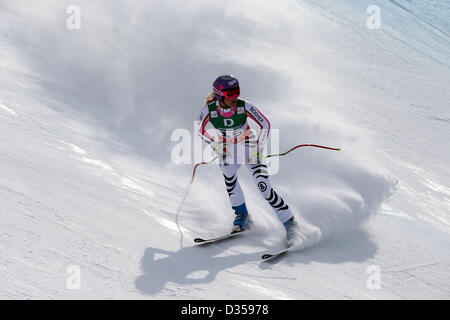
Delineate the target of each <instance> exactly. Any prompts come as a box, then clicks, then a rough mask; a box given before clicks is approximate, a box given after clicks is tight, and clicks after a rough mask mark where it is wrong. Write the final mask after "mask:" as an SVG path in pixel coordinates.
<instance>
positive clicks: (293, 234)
mask: <svg viewBox="0 0 450 320" xmlns="http://www.w3.org/2000/svg"><path fill="white" fill-rule="evenodd" d="M283 225H284V227H285V228H286V239H287V245H288V247H292V246H293V245H294V244H295V243H296V242H297V241H298V236H299V231H300V230H299V228H298V224H297V222H296V221H295V220H294V217H292V218H290V219H289V220H288V221H286V222H284V223H283Z"/></svg>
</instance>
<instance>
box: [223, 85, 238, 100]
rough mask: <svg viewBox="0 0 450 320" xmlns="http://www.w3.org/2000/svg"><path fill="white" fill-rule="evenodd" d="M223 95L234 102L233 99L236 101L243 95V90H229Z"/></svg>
mask: <svg viewBox="0 0 450 320" xmlns="http://www.w3.org/2000/svg"><path fill="white" fill-rule="evenodd" d="M222 94H223V96H224V97H225V98H227V99H230V100H233V99H236V98H237V97H239V95H240V94H241V89H240V88H239V87H236V88H232V89H228V90H225V91H222Z"/></svg>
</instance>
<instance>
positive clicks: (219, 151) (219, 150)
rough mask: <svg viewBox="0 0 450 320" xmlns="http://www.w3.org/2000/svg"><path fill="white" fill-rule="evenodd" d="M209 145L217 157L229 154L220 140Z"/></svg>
mask: <svg viewBox="0 0 450 320" xmlns="http://www.w3.org/2000/svg"><path fill="white" fill-rule="evenodd" d="M210 147H211V149H213V151H214V153H215V154H216V155H217V156H218V157H219V158H226V157H227V156H228V155H229V152H228V151H227V148H226V145H225V144H224V143H223V142H222V141H214V142H213V143H211V144H210Z"/></svg>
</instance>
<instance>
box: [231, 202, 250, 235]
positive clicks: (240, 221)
mask: <svg viewBox="0 0 450 320" xmlns="http://www.w3.org/2000/svg"><path fill="white" fill-rule="evenodd" d="M233 209H234V214H235V215H236V217H235V218H234V222H233V230H232V231H231V232H233V233H234V232H241V231H244V230H246V229H248V228H249V227H250V223H251V221H250V216H249V214H248V211H247V207H246V206H245V203H243V204H241V205H240V206H237V207H233Z"/></svg>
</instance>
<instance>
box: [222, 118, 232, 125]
mask: <svg viewBox="0 0 450 320" xmlns="http://www.w3.org/2000/svg"><path fill="white" fill-rule="evenodd" d="M223 124H224V125H225V127H231V126H232V125H233V124H234V121H233V119H224V120H223Z"/></svg>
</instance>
